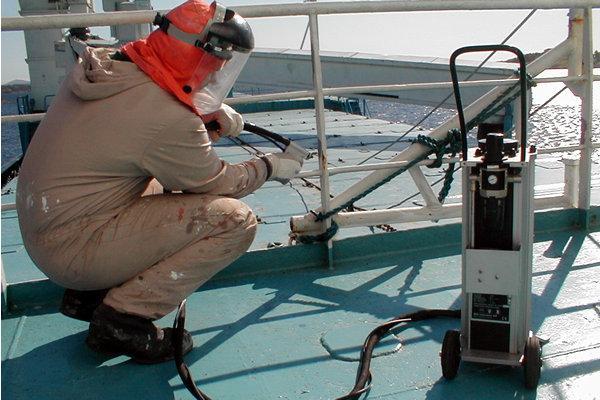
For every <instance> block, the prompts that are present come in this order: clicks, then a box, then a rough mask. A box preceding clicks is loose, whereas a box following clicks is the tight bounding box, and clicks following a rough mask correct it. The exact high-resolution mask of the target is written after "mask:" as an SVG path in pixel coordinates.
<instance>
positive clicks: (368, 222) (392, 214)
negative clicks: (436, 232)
mask: <svg viewBox="0 0 600 400" xmlns="http://www.w3.org/2000/svg"><path fill="white" fill-rule="evenodd" d="M534 204H535V210H536V211H540V210H546V209H550V208H556V207H560V208H566V204H567V199H566V197H565V196H564V195H560V196H544V197H536V198H535V199H534ZM461 216H462V204H461V203H454V204H445V205H442V206H438V207H427V206H426V207H406V208H391V209H385V210H367V211H350V212H343V213H339V214H336V215H335V217H333V219H334V220H335V222H336V223H337V224H338V226H339V227H340V228H357V227H362V226H375V225H382V224H400V223H411V222H423V221H438V220H442V219H453V218H461Z"/></svg>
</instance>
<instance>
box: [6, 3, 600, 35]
mask: <svg viewBox="0 0 600 400" xmlns="http://www.w3.org/2000/svg"><path fill="white" fill-rule="evenodd" d="M586 7H594V8H596V7H600V0H545V1H543V2H541V1H539V0H503V1H489V0H419V1H414V0H395V1H352V2H341V1H337V2H325V3H317V2H309V3H299V4H267V5H254V6H237V7H232V8H233V9H234V10H235V11H236V12H238V13H239V14H240V15H242V16H243V17H246V18H263V17H289V16H302V15H324V14H329V15H331V14H354V13H378V12H382V13H383V12H407V11H459V10H522V9H533V8H536V9H557V8H558V9H560V8H586ZM166 11H168V10H161V11H160V12H166ZM155 15H156V11H126V12H124V11H117V12H104V13H95V14H65V15H54V16H27V17H3V18H2V31H21V30H30V29H53V28H71V27H81V26H86V27H92V26H108V25H128V24H146V23H152V21H153V20H154V16H155Z"/></svg>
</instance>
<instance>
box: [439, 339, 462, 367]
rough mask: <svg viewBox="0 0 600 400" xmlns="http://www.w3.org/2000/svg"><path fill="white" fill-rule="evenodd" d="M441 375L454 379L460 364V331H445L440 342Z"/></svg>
mask: <svg viewBox="0 0 600 400" xmlns="http://www.w3.org/2000/svg"><path fill="white" fill-rule="evenodd" d="M440 356H441V359H442V375H443V376H444V378H446V379H454V378H455V377H456V374H457V372H458V366H459V365H460V332H459V331H456V330H449V331H446V335H444V342H443V343H442V352H441V354H440Z"/></svg>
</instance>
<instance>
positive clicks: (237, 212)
mask: <svg viewBox="0 0 600 400" xmlns="http://www.w3.org/2000/svg"><path fill="white" fill-rule="evenodd" d="M210 207H211V208H213V207H214V208H213V210H211V213H210V214H211V215H213V216H215V215H216V216H218V219H219V220H220V221H219V224H220V225H221V227H222V228H223V229H224V230H225V231H240V232H242V233H244V234H246V235H247V236H251V237H252V238H253V237H254V235H255V233H256V224H257V221H256V216H255V215H254V213H253V212H252V210H251V209H250V207H248V206H247V205H246V204H245V203H243V202H241V201H240V200H237V199H232V198H218V199H215V200H214V201H213V202H211V204H210Z"/></svg>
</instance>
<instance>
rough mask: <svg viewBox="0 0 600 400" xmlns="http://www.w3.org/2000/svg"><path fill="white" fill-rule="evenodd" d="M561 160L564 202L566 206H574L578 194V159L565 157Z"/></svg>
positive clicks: (575, 205)
mask: <svg viewBox="0 0 600 400" xmlns="http://www.w3.org/2000/svg"><path fill="white" fill-rule="evenodd" d="M561 161H562V162H563V164H564V165H565V189H564V198H565V203H566V204H567V206H568V207H573V208H576V207H577V203H578V195H579V159H577V158H568V157H565V158H563V159H562V160H561Z"/></svg>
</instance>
